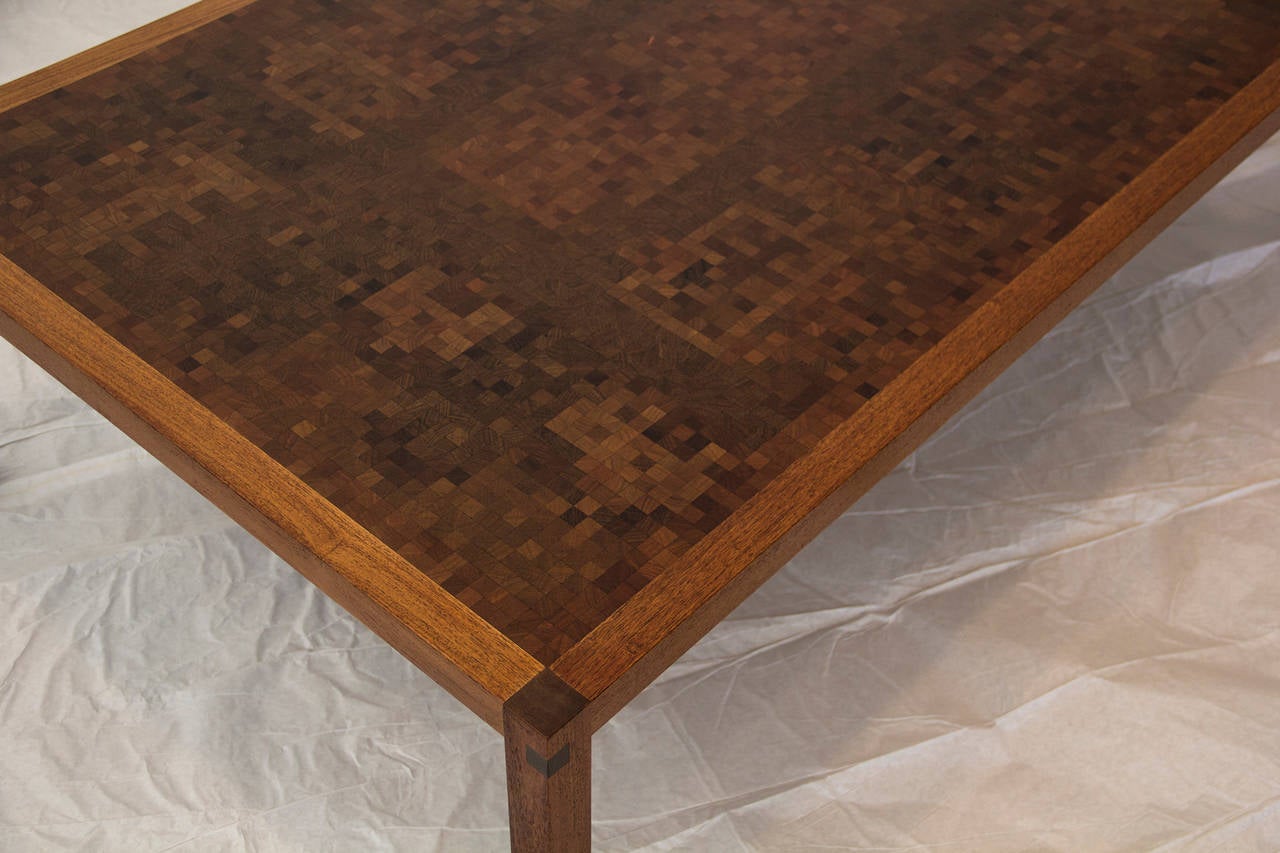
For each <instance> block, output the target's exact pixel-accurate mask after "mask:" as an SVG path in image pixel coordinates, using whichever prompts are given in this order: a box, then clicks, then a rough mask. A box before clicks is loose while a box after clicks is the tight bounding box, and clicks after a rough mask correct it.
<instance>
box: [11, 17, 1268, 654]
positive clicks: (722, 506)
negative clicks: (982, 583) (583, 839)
mask: <svg viewBox="0 0 1280 853" xmlns="http://www.w3.org/2000/svg"><path fill="white" fill-rule="evenodd" d="M1277 58H1280V4H1276V3H1273V2H1268V1H1267V0H1185V2H1180V3H1173V4H1171V3H1167V2H1156V0H1096V2H1089V3H1081V2H1074V0H913V2H910V3H888V2H884V3H879V2H862V0H857V2H848V0H812V2H810V1H809V0H792V2H786V1H785V0H719V2H688V0H669V1H668V2H663V0H645V2H638V0H601V2H586V0H551V2H515V0H487V2H481V0H444V2H434V3H431V4H422V3H418V2H413V0H348V2H342V3H337V2H329V0H272V2H259V3H255V4H252V5H251V6H249V7H247V8H245V9H243V10H241V11H238V12H236V13H234V14H232V15H229V16H227V17H226V18H224V19H222V20H220V21H218V22H215V23H213V24H209V25H207V26H205V27H202V28H201V29H199V30H197V31H195V32H193V33H191V34H188V35H186V36H183V37H181V38H178V39H175V40H173V41H170V42H168V43H166V44H163V45H161V46H159V47H156V48H153V49H151V50H149V51H147V52H145V53H143V54H141V55H139V56H137V57H135V58H133V59H130V60H128V61H125V62H123V63H121V64H118V65H115V66H112V67H111V68H108V69H107V70H105V71H102V72H100V73H98V74H96V75H94V76H92V77H89V78H87V79H85V80H82V81H80V82H77V83H74V84H71V85H69V86H67V87H65V88H62V89H59V90H57V91H55V92H52V93H50V94H48V95H46V96H44V97H41V98H39V99H36V100H34V101H32V102H30V103H27V104H25V105H23V106H20V107H18V108H16V109H14V110H11V111H8V112H5V113H0V253H2V254H4V255H7V256H8V257H10V258H12V259H14V260H15V261H16V262H18V263H19V264H20V265H21V266H22V267H23V268H25V269H26V270H27V271H28V272H30V273H31V274H32V275H33V276H35V277H36V278H37V279H39V280H40V282H42V283H43V284H44V285H46V286H47V287H49V288H50V289H51V290H53V291H54V292H55V293H57V294H58V295H59V296H61V297H62V298H64V299H66V300H67V301H68V302H70V303H71V304H72V305H73V306H74V307H75V308H76V309H78V310H79V311H80V312H82V313H83V314H84V315H85V316H86V317H88V318H89V319H90V320H92V321H93V322H94V323H95V324H97V325H98V326H100V327H101V328H102V329H104V330H105V331H106V332H108V333H109V334H110V335H112V336H113V337H115V338H116V339H118V340H119V341H121V342H122V343H124V344H125V345H126V346H128V347H129V348H130V349H132V350H133V351H134V352H136V353H138V354H139V355H141V356H142V357H143V358H144V359H145V360H146V361H147V362H148V363H150V364H151V365H153V366H154V367H156V368H157V369H158V370H160V371H161V372H162V373H163V374H164V375H165V376H167V377H169V378H170V379H172V380H173V381H174V382H175V383H177V384H178V385H179V386H180V387H181V388H182V389H183V390H185V391H186V392H188V393H189V394H191V395H192V396H193V397H194V398H195V399H196V400H198V401H199V402H200V403H202V404H203V405H204V406H205V407H207V408H208V409H209V410H210V411H212V412H213V413H214V414H215V415H216V416H217V417H218V418H220V419H222V420H224V421H225V422H227V423H229V424H231V425H232V426H233V427H235V428H236V429H237V430H239V431H240V432H241V433H242V434H243V435H244V436H246V437H247V438H248V439H249V440H250V441H252V442H253V443H254V444H256V445H257V446H259V447H261V448H262V449H264V450H265V451H266V452H267V453H269V454H270V455H271V456H272V457H273V458H275V459H276V460H277V461H279V462H280V463H281V464H282V465H284V466H285V467H287V468H288V469H289V470H290V471H292V472H294V473H295V474H297V475H298V476H299V477H301V478H302V479H303V480H304V481H305V482H306V483H307V484H309V485H310V486H311V487H312V488H314V489H315V490H316V491H317V492H319V493H320V494H321V495H323V496H324V497H326V498H328V499H329V500H330V501H331V502H333V503H334V504H335V505H336V506H338V507H339V508H340V509H342V510H343V511H345V512H346V513H347V514H349V515H350V516H351V517H352V518H354V519H355V520H356V521H358V522H360V523H361V524H362V525H364V526H365V527H366V528H368V529H369V530H370V531H371V532H372V533H374V534H375V535H376V536H377V537H378V538H379V539H381V540H382V541H384V542H386V543H387V544H389V545H391V546H392V547H393V548H395V549H396V550H397V551H398V552H399V553H400V554H401V555H402V556H404V557H405V558H406V559H407V560H409V561H410V562H412V563H413V564H414V565H415V566H417V567H418V568H420V569H421V570H422V571H423V572H425V573H426V574H427V575H428V576H430V577H431V578H432V579H434V580H435V581H436V582H438V583H439V584H440V585H441V586H443V587H444V588H445V589H446V590H448V591H449V592H450V593H451V594H452V595H454V596H455V597H457V598H458V599H459V600H460V601H462V602H463V603H465V604H466V605H467V606H469V607H471V608H472V609H473V610H474V611H475V612H476V613H478V614H479V615H480V616H482V617H484V618H485V619H486V620H488V621H489V622H490V623H492V624H493V625H494V626H495V627H497V628H498V629H499V630H501V631H502V632H503V633H505V634H506V635H507V636H509V637H511V638H512V639H514V640H515V641H516V642H518V643H519V644H520V645H521V646H523V647H524V648H525V649H526V650H528V651H529V652H530V653H531V654H532V655H534V656H535V657H537V658H538V659H539V660H541V661H542V662H544V663H549V662H550V661H552V660H554V659H555V658H556V657H558V656H559V655H560V654H561V653H563V652H564V651H565V650H566V649H568V648H569V647H570V646H571V645H572V644H573V643H574V642H576V641H577V640H578V639H580V638H581V637H582V636H584V635H585V634H586V633H587V632H588V631H589V630H591V629H592V628H593V627H594V626H596V625H597V624H599V623H600V621H601V620H602V619H604V618H605V617H606V616H608V614H609V613H611V612H612V611H613V610H615V609H616V608H617V607H618V606H619V605H620V604H621V603H622V602H624V601H625V600H627V599H628V598H629V597H630V596H631V595H633V594H634V593H635V592H636V591H637V590H639V589H640V588H642V587H643V586H644V585H645V584H646V583H647V582H648V581H649V580H651V579H652V578H653V577H655V576H657V574H659V573H661V572H662V571H664V569H666V568H668V567H670V566H672V565H673V564H674V563H675V562H676V561H678V560H679V559H680V557H681V555H682V554H683V553H684V552H685V551H686V550H687V549H688V548H689V547H690V546H691V545H693V544H694V543H696V542H698V541H699V540H700V539H701V538H702V537H704V536H705V535H706V534H707V533H708V532H709V531H711V530H712V529H713V528H715V527H716V526H717V525H720V524H721V523H723V522H724V521H725V520H726V519H727V518H728V517H729V516H730V514H731V513H732V512H733V511H734V510H735V509H737V508H739V507H740V506H741V505H742V504H743V503H744V502H745V501H747V500H749V499H750V498H751V497H752V496H753V495H754V494H756V493H757V492H759V491H760V489H761V488H763V486H764V485H765V484H767V483H768V482H770V481H771V480H772V479H773V478H774V477H776V476H777V475H778V474H779V473H780V472H781V471H782V470H784V469H785V468H786V467H787V466H788V465H790V464H791V463H793V462H794V461H796V460H797V459H798V458H800V457H801V456H802V455H803V454H805V453H806V452H807V451H808V450H810V449H812V448H813V447H814V446H815V444H816V443H817V442H818V441H820V440H821V439H822V438H823V437H824V436H825V435H827V434H828V433H829V432H830V430H831V429H832V428H833V427H834V426H835V425H837V424H839V423H840V422H842V421H844V420H845V419H847V418H848V417H849V416H850V415H852V414H853V413H854V412H855V411H856V410H857V409H858V408H859V407H860V406H861V405H862V404H863V403H864V402H866V401H867V400H868V399H870V398H871V397H873V396H874V395H875V394H876V393H878V392H879V391H880V389H882V388H884V387H885V386H886V385H887V384H888V383H889V382H890V381H891V380H892V379H893V378H894V377H895V376H897V375H899V374H900V373H901V372H902V371H903V370H904V369H905V368H906V367H907V366H909V365H911V364H912V363H913V362H915V361H916V360H917V359H918V358H920V356H921V355H922V354H923V353H925V352H926V351H928V350H929V349H930V348H931V347H933V346H934V345H935V344H937V343H938V341H940V340H941V339H942V337H943V336H944V335H946V334H947V333H948V332H949V331H950V330H952V329H953V328H955V326H956V325H957V324H958V323H960V322H961V321H962V320H964V319H965V318H966V317H968V316H969V315H970V314H972V312H973V311H974V310H976V309H977V308H978V307H979V306H981V305H982V304H983V303H984V302H986V301H987V300H989V299H991V298H992V296H993V295H995V294H996V293H998V292H999V291H1000V289H1001V288H1002V287H1003V286H1005V285H1006V284H1008V283H1009V282H1010V281H1011V280H1012V279H1013V277H1014V276H1016V275H1017V274H1018V273H1019V272H1020V271H1022V270H1023V269H1025V268H1026V266H1027V265H1028V264H1030V263H1031V262H1032V261H1034V259H1035V258H1037V257H1038V256H1039V255H1040V254H1041V253H1043V252H1044V251H1046V250H1047V249H1048V248H1049V247H1050V246H1052V245H1053V244H1054V243H1056V242H1057V241H1058V240H1060V239H1061V238H1062V237H1063V236H1065V235H1066V234H1067V233H1069V232H1070V231H1071V230H1072V229H1073V228H1075V227H1076V226H1077V225H1078V224H1080V222H1081V221H1083V219H1084V218H1085V217H1086V216H1087V215H1088V214H1089V213H1090V212H1092V211H1093V210H1094V209H1095V208H1096V207H1097V206H1098V205H1099V204H1101V203H1102V202H1104V201H1106V200H1107V199H1108V198H1110V197H1111V196H1113V195H1114V194H1115V193H1116V192H1117V191H1118V190H1119V189H1120V188H1121V187H1123V186H1125V185H1126V184H1127V183H1128V182H1129V181H1130V180H1132V179H1133V178H1134V177H1135V176H1136V175H1137V174H1138V173H1140V172H1141V171H1142V170H1143V169H1145V168H1146V167H1147V166H1149V165H1150V164H1151V163H1152V162H1154V160H1155V159H1156V158H1157V157H1158V156H1160V155H1161V154H1162V153H1164V152H1165V151H1166V150H1167V149H1168V148H1169V147H1170V146H1172V145H1173V144H1174V143H1175V142H1176V141H1178V140H1179V139H1181V138H1182V137H1183V136H1185V135H1186V134H1187V133H1188V132H1189V131H1190V130H1191V129H1192V128H1194V127H1195V126H1196V125H1197V124H1198V123H1199V122H1200V121H1202V120H1203V119H1205V118H1206V117H1207V116H1208V115H1209V114H1210V113H1212V111H1213V110H1214V109H1216V108H1217V107H1219V106H1221V105H1222V104H1223V103H1224V102H1225V101H1226V100H1227V99H1228V98H1229V97H1230V96H1231V95H1233V94H1234V93H1235V92H1237V91H1238V90H1239V89H1240V88H1241V87H1242V86H1243V85H1244V84H1245V83H1247V82H1248V81H1249V80H1251V79H1252V78H1254V77H1255V76H1257V75H1258V74H1259V73H1260V72H1261V71H1262V70H1263V69H1264V68H1265V67H1266V66H1267V65H1268V64H1269V63H1270V62H1272V61H1274V60H1275V59H1277Z"/></svg>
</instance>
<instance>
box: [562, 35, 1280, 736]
mask: <svg viewBox="0 0 1280 853" xmlns="http://www.w3.org/2000/svg"><path fill="white" fill-rule="evenodd" d="M1277 130H1280V60H1276V61H1274V62H1273V63H1272V64H1271V65H1270V66H1268V67H1267V68H1266V69H1264V70H1263V71H1262V72H1261V73H1260V74H1259V75H1258V76H1257V77H1255V78H1254V79H1253V80H1252V81H1251V82H1250V83H1248V84H1247V85H1246V86H1245V87H1244V88H1242V89H1241V90H1240V91H1238V92H1237V93H1236V94H1235V95H1233V96H1232V97H1231V98H1230V99H1229V100H1228V101H1227V102H1226V103H1225V104H1223V105H1222V106H1221V107H1220V108H1219V109H1217V110H1216V111H1215V112H1214V113H1213V114H1212V115H1210V116H1209V117H1208V118H1207V119H1205V120H1204V121H1203V122H1201V123H1200V124H1199V125H1198V126H1197V127H1196V128H1195V129H1193V130H1192V131H1191V132H1190V133H1189V134H1187V135H1186V136H1184V137H1183V138H1182V139H1180V140H1179V141H1178V142H1177V143H1175V144H1174V145H1173V146H1172V147H1171V148H1170V149H1169V150H1168V151H1166V152H1165V153H1164V154H1163V155H1162V156H1161V157H1159V158H1158V159H1157V160H1156V161H1155V162H1154V163H1152V164H1151V165H1150V166H1149V167H1148V168H1147V169H1145V170H1144V171H1143V172H1142V173H1141V174H1139V175H1138V176H1137V177H1136V178H1134V179H1133V180H1132V181H1130V182H1129V183H1128V184H1127V185H1126V186H1125V187H1124V188H1123V189H1122V190H1120V191H1119V192H1118V193H1116V194H1115V195H1114V196H1112V197H1111V198H1109V199H1108V200H1107V201H1106V202H1104V203H1103V204H1102V206H1101V207H1099V208H1098V209H1097V210H1096V211H1094V212H1093V213H1092V214H1090V216H1089V217H1088V218H1086V219H1085V220H1084V222H1082V223H1081V224H1080V225H1078V226H1077V227H1076V228H1075V229H1074V230H1073V231H1072V232H1071V233H1070V234H1068V235H1067V236H1066V237H1064V238H1063V239H1062V240H1060V241H1059V242H1058V243H1056V244H1055V245H1054V246H1053V247H1052V248H1051V249H1049V250H1048V251H1047V252H1046V253H1045V254H1044V255H1042V256H1041V257H1039V258H1038V259H1036V260H1035V261H1034V262H1033V263H1032V264H1031V265H1030V266H1029V267H1028V268H1027V269H1026V270H1024V271H1023V272H1022V273H1020V274H1019V275H1017V276H1015V278H1014V279H1013V281H1011V282H1010V283H1009V284H1008V285H1006V286H1005V287H1004V288H1003V289H1002V290H1001V291H1000V292H999V293H998V294H996V296H994V297H993V298H992V299H991V300H990V301H989V302H987V303H986V304H984V305H983V306H982V307H981V308H979V309H978V310H977V311H976V312H974V314H972V315H970V316H969V317H968V318H967V319H965V320H964V321H963V322H961V324H960V325H959V326H957V327H956V328H955V329H954V330H952V331H951V332H950V333H949V334H948V335H947V336H946V337H944V338H943V339H942V341H940V342H939V343H938V344H937V345H935V346H934V347H933V349H931V350H929V351H928V352H927V353H925V355H924V356H922V357H921V358H920V359H918V360H917V361H916V362H915V363H913V364H912V365H911V367H909V368H908V369H907V370H906V371H904V372H903V373H902V374H900V375H899V376H898V377H896V378H895V379H894V380H893V381H892V382H890V383H889V385H887V386H886V387H885V388H884V389H883V390H881V391H880V393H878V394H876V395H875V396H874V397H872V398H871V400H869V401H868V402H867V403H866V404H865V405H863V406H862V407H861V408H860V409H858V411H857V412H855V413H854V414H853V415H852V416H851V417H850V418H848V419H847V420H845V421H844V422H842V423H841V424H840V425H839V426H837V427H836V428H835V429H834V430H832V432H831V433H829V434H828V435H827V436H826V437H825V438H824V439H823V440H822V441H820V442H819V444H818V445H817V446H816V447H815V448H814V449H813V450H812V451H810V452H809V453H808V454H806V455H805V456H803V457H801V458H800V459H799V460H797V461H796V462H794V463H793V464H792V465H791V466H790V467H788V468H787V469H786V470H785V471H784V472H783V473H782V474H780V475H779V476H778V477H777V478H775V479H774V480H773V481H771V482H770V483H769V484H768V485H767V486H766V487H765V488H764V489H763V490H761V491H760V492H759V493H757V494H756V495H754V496H753V497H752V498H751V499H750V500H748V501H747V502H746V503H745V504H743V505H742V506H741V507H739V508H738V510H737V511H735V512H734V513H733V514H732V515H730V516H729V518H728V519H726V520H725V521H724V522H722V523H721V524H720V525H719V526H717V527H716V528H715V529H714V530H713V531H712V532H711V533H710V534H708V535H707V536H706V537H705V538H703V539H702V540H700V541H699V542H698V543H697V544H696V545H694V546H693V547H692V548H691V549H690V550H689V551H688V552H686V554H685V555H684V556H683V558H682V559H681V560H680V561H679V562H677V563H675V564H673V565H672V566H670V567H669V568H667V569H666V570H664V571H663V572H661V573H660V574H659V575H657V577H655V578H654V579H652V580H650V581H649V583H648V584H646V585H645V586H644V587H643V588H641V589H640V590H639V591H638V592H637V593H636V594H635V595H634V596H632V597H631V598H630V599H628V600H627V601H625V602H624V603H623V604H622V605H621V606H620V607H619V608H618V609H617V610H615V611H614V612H613V613H612V614H611V615H610V616H608V617H607V618H606V619H605V620H604V621H603V622H601V623H600V624H599V625H597V626H596V627H595V628H594V629H593V630H592V631H591V632H590V633H589V634H587V636H586V637H584V638H583V639H582V640H580V641H579V642H578V643H576V644H575V645H574V646H572V647H571V648H570V649H569V650H568V651H566V652H565V653H564V654H562V655H561V656H560V657H559V658H558V659H557V660H556V661H554V662H553V663H552V664H551V666H550V668H551V670H552V671H553V672H555V673H556V674H557V675H558V676H560V678H562V679H563V680H564V682H565V683H567V684H568V685H570V686H571V687H573V688H574V689H575V690H577V691H578V692H580V693H581V694H582V695H583V696H585V697H587V698H588V699H589V700H591V703H592V714H593V716H594V717H595V721H594V725H595V726H596V727H599V725H602V724H603V723H604V722H605V721H606V720H607V719H608V718H609V717H611V716H612V715H613V714H615V713H617V711H619V710H621V708H622V707H623V706H624V705H625V704H626V703H627V702H628V701H630V700H631V699H632V698H634V696H635V695H636V694H638V693H639V692H640V691H641V690H642V689H643V688H644V687H645V686H646V685H648V684H649V683H650V682H651V681H652V680H653V679H654V678H656V677H657V676H658V675H659V674H660V673H661V672H662V671H663V670H665V669H666V668H667V667H668V666H670V665H671V664H672V663H674V662H675V660H676V659H677V658H678V657H679V656H680V655H681V654H683V653H684V652H685V651H686V650H687V649H688V648H689V647H691V646H692V645H693V644H694V643H695V642H696V641H697V640H698V639H699V638H700V637H702V636H703V635H704V634H706V633H707V632H708V631H709V630H710V629H711V628H712V627H714V625H715V624H716V623H718V622H719V621H720V620H721V619H723V618H724V617H725V616H727V615H728V614H729V612H730V611H731V610H732V609H733V608H734V607H736V606H737V605H738V604H740V603H741V602H742V601H743V600H744V599H745V598H746V597H747V595H749V594H750V593H751V592H752V591H754V590H755V589H756V588H758V587H759V586H760V585H761V584H763V583H764V581H766V580H767V579H768V578H769V577H770V576H772V575H773V573H774V572H776V571H777V570H778V569H779V568H781V567H782V565H783V564H785V563H786V561H787V560H789V559H790V558H791V557H792V556H794V555H795V554H796V553H797V552H798V551H799V550H800V549H801V548H803V547H804V546H805V545H806V544H808V543H809V542H810V541H811V540H812V539H813V538H814V537H815V536H816V535H817V534H818V533H819V532H820V531H821V530H822V529H823V528H824V527H825V526H826V525H827V524H829V523H830V522H831V521H833V520H834V519H835V518H836V517H837V516H838V515H839V514H840V513H841V512H843V511H844V510H845V509H847V508H848V507H849V506H850V505H851V504H852V503H853V502H854V501H855V500H856V499H857V498H858V497H860V496H861V495H862V494H864V493H865V492H866V491H867V490H868V489H869V488H871V486H873V485H874V484H875V483H876V482H877V481H878V480H880V479H881V478H882V477H884V476H885V475H886V474H888V473H889V472H890V471H892V470H893V468H894V467H896V466H897V464H898V463H899V462H901V461H902V460H903V459H905V458H906V456H907V455H909V454H910V453H911V452H912V451H913V450H914V449H915V448H916V447H918V446H919V445H920V444H921V443H923V441H924V440H925V439H926V438H928V437H929V436H930V435H931V434H932V433H933V432H934V431H935V430H936V429H937V428H938V427H940V426H941V425H942V424H943V423H944V422H945V421H946V420H947V419H948V418H950V417H951V416H952V415H953V414H955V413H956V412H957V411H959V409H960V408H961V407H962V406H963V405H964V404H965V403H967V402H968V401H969V400H970V399H972V398H973V397H974V396H975V395H976V394H977V393H978V392H979V391H980V390H982V389H983V388H984V387H986V385H987V384H989V383H990V382H991V381H992V380H993V379H995V377H996V376H998V375H999V374H1000V372H1002V371H1003V370H1004V369H1005V368H1006V367H1008V365H1009V364H1011V363H1012V362H1013V361H1014V360H1015V359H1016V358H1017V357H1018V356H1019V355H1021V354H1022V353H1023V352H1025V351H1026V350H1027V349H1029V348H1030V347H1031V345H1032V344H1034V343H1035V342H1036V341H1038V340H1039V339H1040V338H1041V337H1042V336H1043V335H1044V334H1045V333H1047V332H1048V331H1049V330H1050V329H1051V328H1053V326H1055V325H1057V323H1058V322H1059V321H1060V320H1061V319H1062V318H1063V317H1065V316H1066V315H1067V313H1068V312H1070V310H1071V309H1073V308H1074V307H1076V305H1078V304H1079V303H1080V302H1081V301H1082V300H1083V299H1084V298H1085V297H1086V296H1088V295H1089V294H1090V293H1092V292H1093V291H1094V290H1096V289H1097V288H1098V287H1099V286H1100V285H1101V284H1102V283H1103V282H1105V281H1106V280H1107V279H1108V278H1110V277H1111V275H1112V274H1114V273H1115V272H1116V271H1117V270H1118V269H1119V268H1120V267H1121V266H1123V264H1124V263H1125V262H1126V261H1128V260H1129V259H1130V258H1132V257H1133V256H1134V255H1135V254H1137V252H1138V251H1139V250H1140V249H1141V248H1142V247H1143V246H1145V245H1146V244H1147V243H1148V242H1150V241H1151V240H1152V239H1153V238H1154V237H1155V236H1156V235H1157V234H1159V233H1160V232H1161V231H1163V230H1164V229H1165V228H1166V227H1167V226H1168V225H1170V224H1171V223H1172V222H1173V220H1174V219H1176V218H1177V217H1178V216H1179V215H1180V214H1181V213H1182V212H1183V211H1185V210H1186V209H1187V208H1188V207H1190V206H1191V204H1192V203H1194V202H1195V201H1196V200H1197V199H1199V198H1200V197H1201V196H1202V195H1203V194H1204V193H1205V192H1207V191H1208V190H1209V189H1210V188H1211V187H1212V186H1213V185H1214V184H1215V183H1217V181H1218V180H1220V179H1221V178H1222V177H1224V176H1225V175H1226V174H1227V172H1229V171H1230V170H1231V169H1232V168H1234V167H1235V166H1236V165H1238V164H1239V163H1240V162H1241V161H1242V160H1244V158H1245V157H1246V156H1248V154H1249V153H1251V152H1252V151H1253V150H1254V149H1256V148H1257V147H1258V146H1259V145H1261V144H1262V143H1263V142H1265V141H1266V140H1267V139H1268V138H1269V137H1270V136H1271V135H1272V134H1274V133H1275V132H1276V131H1277Z"/></svg>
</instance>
